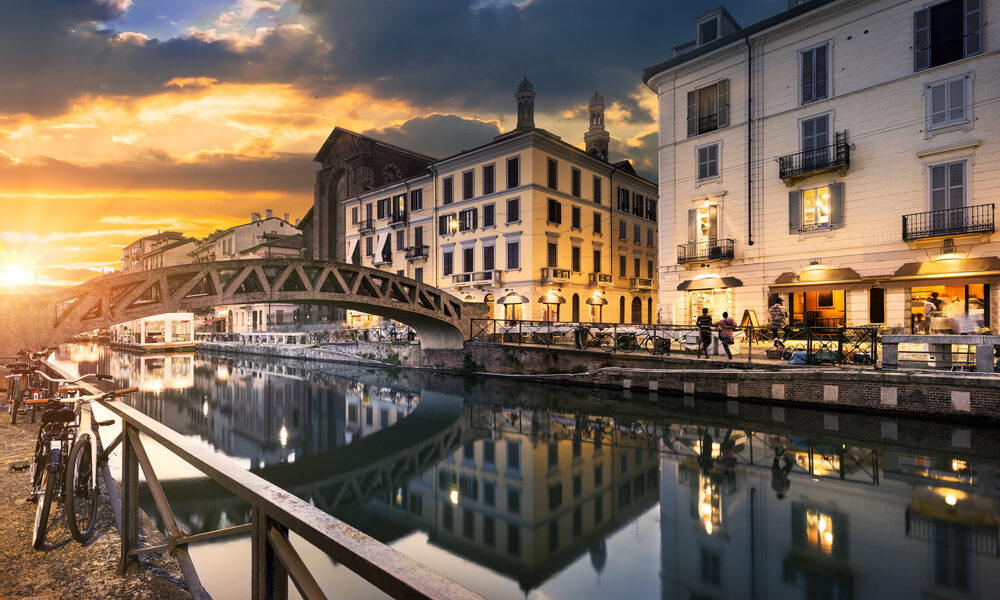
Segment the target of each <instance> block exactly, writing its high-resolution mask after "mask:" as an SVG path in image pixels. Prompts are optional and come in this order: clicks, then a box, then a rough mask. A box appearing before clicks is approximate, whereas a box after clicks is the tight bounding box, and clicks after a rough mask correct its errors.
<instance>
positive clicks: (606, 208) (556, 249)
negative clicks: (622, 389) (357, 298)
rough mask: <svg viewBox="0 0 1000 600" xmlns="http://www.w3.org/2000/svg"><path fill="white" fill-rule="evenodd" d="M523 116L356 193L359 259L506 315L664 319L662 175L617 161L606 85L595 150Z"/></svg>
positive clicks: (527, 106) (354, 249)
mask: <svg viewBox="0 0 1000 600" xmlns="http://www.w3.org/2000/svg"><path fill="white" fill-rule="evenodd" d="M517 97H518V110H519V115H518V127H517V128H516V129H514V130H513V131H510V132H508V133H505V134H502V135H500V136H497V137H496V138H494V140H493V141H491V142H489V143H487V144H485V145H483V146H480V147H478V148H473V149H471V150H467V151H463V152H461V153H458V154H456V155H453V156H451V157H448V158H444V159H441V160H438V161H434V162H432V163H430V164H428V167H427V171H426V173H424V174H421V175H418V176H416V177H410V178H408V179H400V180H398V181H395V182H393V183H390V184H388V185H385V186H382V187H380V188H378V189H375V190H370V191H368V192H365V193H363V194H359V195H357V196H355V197H353V198H349V199H346V200H345V202H344V216H345V223H346V226H345V232H346V235H345V239H344V243H345V244H346V249H345V255H344V256H345V257H346V259H347V261H348V262H351V263H355V264H362V265H365V266H372V267H375V268H379V269H383V270H386V271H391V272H394V273H398V274H401V275H405V276H408V277H411V278H414V279H417V280H420V281H424V282H426V283H431V284H434V285H436V286H437V287H439V288H441V289H443V290H446V291H448V292H450V293H452V294H454V295H456V296H457V297H459V298H462V299H464V300H466V301H468V302H486V303H488V304H489V305H490V307H491V311H492V314H493V315H494V317H495V318H503V319H519V320H547V321H574V322H578V321H582V322H624V323H639V322H641V323H655V322H656V321H657V314H656V310H657V308H656V307H657V297H656V289H655V286H654V282H655V275H654V274H655V273H656V268H657V264H656V263H657V248H656V240H657V239H658V236H657V231H656V204H657V192H656V189H657V188H656V185H655V184H654V183H652V182H650V181H648V180H646V179H644V178H642V177H641V176H639V175H638V174H637V173H636V172H635V170H634V169H633V168H632V166H631V164H630V163H629V162H628V161H621V162H617V163H609V162H607V160H606V157H607V142H608V140H609V136H608V135H607V132H606V131H605V130H604V100H603V98H601V97H600V96H599V95H598V94H595V95H594V98H592V99H591V104H590V115H591V117H590V122H591V127H590V130H589V131H588V132H587V137H586V146H587V149H586V150H583V149H580V148H578V147H576V146H573V145H572V144H569V143H567V142H565V141H563V140H562V139H561V138H559V137H558V136H556V135H554V134H552V133H550V132H547V131H545V130H543V129H538V128H535V127H534V125H533V118H532V113H533V98H534V92H533V91H532V90H531V85H530V83H528V82H527V80H525V81H524V82H522V84H521V88H520V89H519V90H518V94H517Z"/></svg>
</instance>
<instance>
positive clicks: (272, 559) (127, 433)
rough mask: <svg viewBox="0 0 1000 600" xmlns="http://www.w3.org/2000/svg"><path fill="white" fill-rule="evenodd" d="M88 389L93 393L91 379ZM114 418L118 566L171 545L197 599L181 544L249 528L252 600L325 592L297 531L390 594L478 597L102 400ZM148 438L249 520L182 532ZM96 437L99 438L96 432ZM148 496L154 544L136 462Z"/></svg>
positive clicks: (107, 478)
mask: <svg viewBox="0 0 1000 600" xmlns="http://www.w3.org/2000/svg"><path fill="white" fill-rule="evenodd" d="M46 368H47V369H48V370H49V371H50V372H52V373H55V374H56V375H57V376H58V377H63V378H65V377H67V375H66V374H65V373H63V372H62V371H60V370H59V369H58V368H56V367H55V366H53V365H51V364H48V363H46ZM83 387H84V388H85V389H86V390H88V393H99V390H98V389H97V388H95V387H93V386H90V385H84V386H83ZM101 405H102V406H104V408H106V409H108V410H110V411H111V412H112V413H114V415H115V416H116V417H118V419H120V423H121V427H122V431H121V433H120V434H119V436H118V437H117V438H116V439H115V440H114V441H113V442H112V443H111V444H110V446H109V447H114V446H116V445H117V444H119V443H121V444H122V446H123V451H122V485H121V491H120V493H119V489H118V485H117V483H116V482H115V481H114V479H113V478H112V476H111V472H110V469H109V468H108V466H107V463H105V464H104V465H103V466H102V478H103V480H104V482H105V484H106V485H107V489H108V496H109V497H110V498H111V504H112V511H113V512H114V515H115V520H116V521H117V524H118V531H119V535H120V537H121V562H120V565H121V569H122V570H124V569H127V568H128V566H129V564H130V563H132V562H133V561H135V560H136V557H138V556H139V555H141V554H146V553H151V552H169V553H170V554H171V555H172V556H174V557H175V558H176V559H177V561H178V563H179V564H180V566H181V570H182V572H183V574H184V578H185V581H186V582H187V585H188V589H189V590H190V591H191V595H192V597H194V598H195V599H203V598H210V596H209V595H208V593H207V592H206V591H205V589H204V588H203V587H202V585H201V582H200V579H199V578H198V573H197V570H196V568H195V565H194V563H193V561H192V560H191V557H190V555H189V554H188V551H187V547H188V545H189V544H192V543H196V542H201V541H207V540H212V539H218V538H221V537H226V536H232V535H240V534H246V533H249V534H250V538H251V562H252V564H251V570H250V571H251V597H252V598H254V600H263V599H272V598H277V599H283V598H287V597H288V581H289V580H291V581H292V583H293V584H294V585H295V587H296V588H297V589H298V591H299V593H300V594H301V595H302V597H303V598H306V599H313V598H326V595H325V594H324V592H323V590H322V589H321V588H320V586H319V584H318V583H317V582H316V579H315V578H314V577H313V576H312V574H311V573H310V572H309V569H308V567H307V566H306V565H305V563H304V562H303V561H302V558H301V557H300V556H299V554H298V553H297V552H296V550H295V548H294V547H293V546H292V544H291V542H290V540H289V534H290V533H295V534H296V535H298V536H299V537H301V538H302V539H304V540H305V541H306V542H308V543H310V544H312V545H313V546H315V547H316V548H319V549H320V550H321V551H323V552H324V553H326V555H327V556H329V557H330V559H331V560H333V561H336V562H338V563H340V564H342V565H344V566H345V567H347V568H348V569H350V570H351V571H353V572H354V573H357V574H358V575H359V576H361V577H362V578H363V579H365V580H366V581H368V582H369V583H371V584H372V585H373V586H375V587H376V588H378V589H379V590H381V591H383V592H385V593H386V594H388V595H389V596H391V597H393V598H428V599H431V598H434V599H441V600H445V599H458V600H464V599H468V600H473V599H478V598H480V596H479V595H477V594H474V593H472V592H471V591H469V590H467V589H466V588H464V587H462V586H460V585H458V584H457V583H455V582H454V581H452V580H450V579H448V578H446V577H444V576H443V575H441V574H439V573H437V572H435V571H433V570H431V569H429V568H428V567H426V566H424V565H423V564H421V563H419V562H417V561H415V560H413V559H412V558H409V557H408V556H405V555H403V554H401V553H399V552H398V551H396V550H393V549H392V548H389V547H388V546H385V545H384V544H382V543H381V542H379V541H378V540H375V539H374V538H371V537H369V536H368V535H366V534H364V533H362V532H360V531H358V530H356V529H354V528H353V527H351V526H350V525H347V524H346V523H344V522H343V521H340V520H339V519H337V518H335V517H333V516H331V515H329V514H327V513H325V512H323V511H322V510H320V509H318V508H316V507H315V506H312V505H311V504H309V503H308V502H306V501H304V500H302V499H300V498H297V497H295V496H293V495H292V494H290V493H288V492H286V491H285V490H282V489H281V488H278V487H277V486H275V485H272V484H271V483H268V482H267V481H265V480H263V479H261V478H260V477H258V476H257V475H254V474H253V473H250V472H249V471H245V470H243V469H241V468H239V467H236V466H234V464H233V463H232V462H230V461H229V460H227V459H225V458H220V457H218V456H217V455H215V454H214V453H213V452H211V451H210V450H207V449H206V448H204V447H203V446H201V445H200V444H198V443H196V442H192V441H191V440H189V439H187V438H185V437H184V436H182V435H180V434H179V433H177V432H175V431H173V430H172V429H170V428H169V427H167V426H166V425H163V424H162V423H159V422H158V421H156V420H154V419H152V418H151V417H149V416H147V415H145V414H143V413H141V412H139V411H138V410H136V409H134V408H131V407H130V406H128V405H127V404H125V403H123V402H121V401H114V402H101ZM145 440H152V441H154V442H156V443H158V444H159V445H161V446H162V447H163V448H165V449H166V450H168V451H169V452H171V453H172V454H174V455H175V456H177V457H179V458H181V459H182V460H184V461H185V462H187V463H188V464H190V465H192V466H193V467H195V468H196V469H198V470H199V471H200V472H201V473H204V474H205V475H206V476H208V477H209V478H211V479H212V480H213V481H215V482H216V483H218V484H220V485H222V486H223V487H224V488H226V489H227V490H229V491H230V492H232V493H233V494H234V495H236V496H238V497H240V498H242V499H243V500H245V501H246V502H247V503H249V504H250V507H251V520H250V522H249V523H245V524H242V525H235V526H233V527H228V528H225V529H220V530H216V531H209V532H205V533H198V534H195V535H188V534H187V533H186V532H184V531H183V530H182V529H181V527H180V525H179V524H178V522H177V520H176V518H175V517H174V514H173V511H172V510H171V508H170V503H169V501H168V500H167V497H166V495H165V494H164V493H163V488H162V486H161V485H160V482H159V478H158V477H157V473H156V470H155V468H154V466H153V465H152V463H151V461H150V460H149V457H148V455H147V454H146V450H145V447H144V443H145ZM98 443H99V444H100V440H98ZM140 468H141V469H142V474H143V476H144V477H145V481H146V484H147V485H148V487H149V491H150V493H151V494H152V496H153V500H154V502H155V504H156V509H157V511H158V512H159V513H160V516H161V517H162V521H163V523H164V526H165V529H166V532H165V534H166V543H164V544H161V545H157V546H145V547H143V546H140V544H139V469H140Z"/></svg>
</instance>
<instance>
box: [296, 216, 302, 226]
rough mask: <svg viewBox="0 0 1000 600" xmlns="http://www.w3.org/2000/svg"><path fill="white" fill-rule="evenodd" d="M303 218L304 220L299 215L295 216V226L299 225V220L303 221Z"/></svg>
mask: <svg viewBox="0 0 1000 600" xmlns="http://www.w3.org/2000/svg"><path fill="white" fill-rule="evenodd" d="M301 220H302V219H300V218H298V217H296V218H295V226H296V227H298V226H299V221H301Z"/></svg>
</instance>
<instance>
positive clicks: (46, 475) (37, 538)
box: [31, 449, 59, 550]
mask: <svg viewBox="0 0 1000 600" xmlns="http://www.w3.org/2000/svg"><path fill="white" fill-rule="evenodd" d="M53 464H54V465H56V470H55V471H53V470H52V469H51V468H50V466H51V465H53ZM58 466H59V450H57V449H53V450H52V453H51V454H49V461H48V464H46V465H45V466H44V467H42V470H43V473H42V497H41V498H39V499H38V508H37V509H35V528H34V530H33V531H32V533H31V547H32V548H34V549H35V550H41V549H42V546H43V545H45V532H46V531H48V529H49V511H50V510H52V500H53V498H55V497H56V487H57V484H58V479H59V469H58Z"/></svg>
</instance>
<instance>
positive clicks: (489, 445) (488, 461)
mask: <svg viewBox="0 0 1000 600" xmlns="http://www.w3.org/2000/svg"><path fill="white" fill-rule="evenodd" d="M491 248H492V246H491ZM490 268H492V267H490ZM496 455H497V448H496V442H494V441H493V440H483V464H484V465H494V463H496ZM487 485H490V486H492V484H490V483H487V482H484V483H483V499H484V500H485V499H486V486H487ZM491 504H492V503H491Z"/></svg>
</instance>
